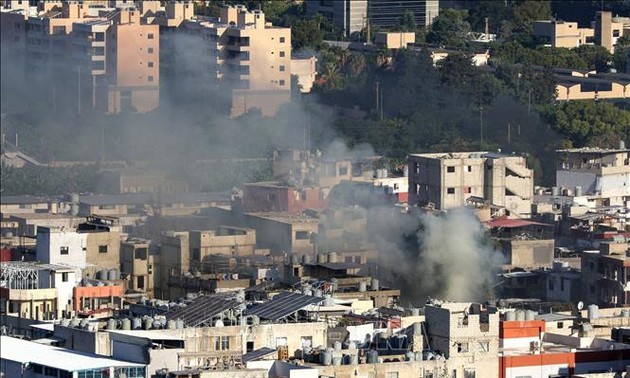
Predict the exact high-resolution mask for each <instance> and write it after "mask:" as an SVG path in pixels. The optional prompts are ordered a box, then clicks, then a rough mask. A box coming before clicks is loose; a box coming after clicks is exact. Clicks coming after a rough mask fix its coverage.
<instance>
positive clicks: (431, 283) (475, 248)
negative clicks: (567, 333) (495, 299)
mask: <svg viewBox="0 0 630 378" xmlns="http://www.w3.org/2000/svg"><path fill="white" fill-rule="evenodd" d="M369 214H370V215H369V223H370V230H371V232H370V234H371V235H372V237H373V239H374V241H375V243H376V245H377V248H378V249H379V263H380V269H381V270H380V272H379V273H380V277H381V278H383V279H384V280H385V281H386V282H387V283H389V284H390V285H391V286H393V287H398V288H400V289H401V290H402V291H403V293H404V295H405V297H406V298H405V299H407V300H409V301H411V302H412V303H414V304H421V303H424V301H426V300H427V299H428V298H439V299H445V300H452V301H483V300H487V299H488V298H489V297H490V296H491V294H492V286H493V281H494V277H496V273H497V271H498V270H499V269H500V267H501V264H502V257H501V254H500V253H499V252H497V251H496V250H494V249H493V247H492V246H491V245H490V244H489V243H488V240H487V238H486V235H485V232H484V230H483V228H482V226H481V224H480V223H479V220H478V219H477V218H476V217H475V216H474V214H472V212H471V211H468V210H466V209H456V210H452V211H449V212H448V213H444V214H440V215H434V214H430V213H426V214H420V215H418V214H401V213H393V212H391V211H388V210H385V209H383V208H377V209H371V210H370V211H369Z"/></svg>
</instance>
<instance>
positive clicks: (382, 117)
mask: <svg viewBox="0 0 630 378" xmlns="http://www.w3.org/2000/svg"><path fill="white" fill-rule="evenodd" d="M380 103H381V122H382V121H383V119H384V115H383V87H381V101H380Z"/></svg>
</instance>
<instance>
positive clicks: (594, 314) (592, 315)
mask: <svg viewBox="0 0 630 378" xmlns="http://www.w3.org/2000/svg"><path fill="white" fill-rule="evenodd" d="M587 313H588V318H589V320H592V319H597V318H599V306H597V305H595V304H592V305H588V309H587Z"/></svg>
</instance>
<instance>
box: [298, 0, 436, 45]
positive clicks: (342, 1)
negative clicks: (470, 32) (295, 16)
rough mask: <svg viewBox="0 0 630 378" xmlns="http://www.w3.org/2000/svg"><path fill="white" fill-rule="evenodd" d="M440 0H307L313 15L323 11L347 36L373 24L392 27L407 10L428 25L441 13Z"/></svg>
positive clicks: (418, 22) (307, 5) (307, 9)
mask: <svg viewBox="0 0 630 378" xmlns="http://www.w3.org/2000/svg"><path fill="white" fill-rule="evenodd" d="M439 8H440V2H439V0H337V1H333V0H306V11H307V14H308V15H310V16H314V15H315V14H321V15H322V16H324V17H325V18H327V19H329V20H331V21H332V22H333V26H334V29H335V31H338V32H342V33H343V34H344V35H345V36H350V35H351V34H353V33H360V32H361V31H362V30H363V29H365V28H366V27H367V25H368V17H369V25H370V27H379V28H384V29H387V28H391V27H394V26H396V25H398V24H399V23H400V20H401V18H402V16H403V14H405V12H408V11H410V12H413V15H414V18H415V21H416V24H417V25H418V26H422V27H424V26H429V25H431V23H432V22H433V19H434V18H435V17H437V16H438V14H439V10H440V9H439Z"/></svg>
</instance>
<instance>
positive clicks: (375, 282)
mask: <svg viewBox="0 0 630 378" xmlns="http://www.w3.org/2000/svg"><path fill="white" fill-rule="evenodd" d="M379 288H380V287H379V281H378V279H376V278H372V285H371V289H372V290H373V291H377V290H379Z"/></svg>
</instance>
